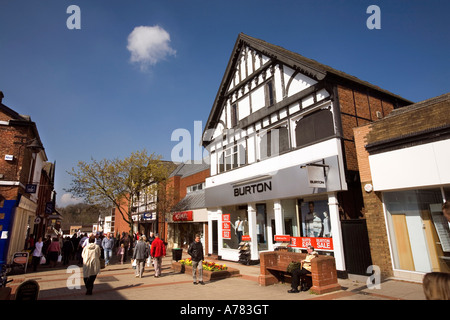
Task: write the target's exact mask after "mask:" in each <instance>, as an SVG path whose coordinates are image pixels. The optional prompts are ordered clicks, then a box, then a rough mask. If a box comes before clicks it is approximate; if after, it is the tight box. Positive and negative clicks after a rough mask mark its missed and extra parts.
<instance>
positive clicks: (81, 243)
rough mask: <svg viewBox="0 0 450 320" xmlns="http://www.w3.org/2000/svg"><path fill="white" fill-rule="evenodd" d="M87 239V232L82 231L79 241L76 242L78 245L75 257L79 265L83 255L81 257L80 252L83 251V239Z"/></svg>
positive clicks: (81, 262) (81, 263)
mask: <svg viewBox="0 0 450 320" xmlns="http://www.w3.org/2000/svg"><path fill="white" fill-rule="evenodd" d="M87 239H89V237H88V236H87V233H84V234H83V236H82V237H81V239H80V241H79V242H78V246H77V258H78V264H79V265H83V257H82V253H83V249H84V245H85V241H86V240H87Z"/></svg>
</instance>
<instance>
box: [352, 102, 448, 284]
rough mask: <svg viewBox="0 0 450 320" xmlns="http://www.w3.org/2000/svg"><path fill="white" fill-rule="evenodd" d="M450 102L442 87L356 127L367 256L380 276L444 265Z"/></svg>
mask: <svg viewBox="0 0 450 320" xmlns="http://www.w3.org/2000/svg"><path fill="white" fill-rule="evenodd" d="M449 107H450V94H444V95H442V96H438V97H434V98H431V99H428V100H425V101H422V102H419V103H416V104H412V105H410V106H407V107H404V108H402V109H399V110H395V111H393V112H392V113H391V114H390V115H389V116H388V117H386V118H384V119H382V120H379V121H377V122H374V123H373V124H371V125H370V126H363V127H359V128H357V129H355V130H354V132H355V141H356V145H357V150H358V162H359V164H360V173H361V183H362V187H363V189H364V203H365V207H366V209H367V212H366V215H367V217H368V219H367V223H368V233H369V237H370V239H371V244H370V245H371V252H372V259H373V260H374V264H375V265H378V266H379V267H380V270H381V272H382V273H384V274H386V276H395V277H399V278H404V279H408V280H415V281H421V280H422V278H423V275H424V274H425V273H428V272H450V228H449V222H448V221H447V220H446V218H445V216H444V215H443V212H442V205H443V203H444V202H445V201H448V200H450V166H449V165H448V163H449V159H450V125H449V124H450V113H449V112H448V110H449ZM411 119H414V121H411Z"/></svg>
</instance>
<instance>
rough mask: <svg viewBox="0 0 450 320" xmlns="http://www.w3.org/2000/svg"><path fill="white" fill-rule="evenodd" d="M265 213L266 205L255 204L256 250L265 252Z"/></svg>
mask: <svg viewBox="0 0 450 320" xmlns="http://www.w3.org/2000/svg"><path fill="white" fill-rule="evenodd" d="M266 215H267V212H266V204H265V203H261V204H256V237H257V241H258V250H267V248H268V247H267V228H266V224H267V217H266Z"/></svg>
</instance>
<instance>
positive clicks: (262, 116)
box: [203, 34, 408, 271]
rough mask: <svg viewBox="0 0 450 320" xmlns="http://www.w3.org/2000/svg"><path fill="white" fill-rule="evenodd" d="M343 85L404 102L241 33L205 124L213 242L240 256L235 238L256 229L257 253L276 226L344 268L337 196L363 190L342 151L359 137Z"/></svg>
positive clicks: (253, 245) (214, 249)
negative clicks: (346, 110)
mask: <svg viewBox="0 0 450 320" xmlns="http://www.w3.org/2000/svg"><path fill="white" fill-rule="evenodd" d="M347 88H350V90H355V91H356V90H357V91H358V92H360V91H364V90H365V91H366V92H368V93H367V99H369V96H370V98H371V99H373V96H377V99H379V101H383V102H385V104H386V105H385V108H386V110H385V111H383V113H384V112H388V110H387V109H388V108H387V106H388V105H389V106H391V109H392V108H394V107H396V106H397V105H399V106H402V105H404V104H407V103H408V102H407V101H406V100H404V99H402V98H400V97H398V96H395V95H393V94H392V93H390V92H387V91H385V90H382V89H380V88H378V87H375V86H373V85H371V84H369V83H367V82H363V81H361V80H359V79H357V78H355V77H352V76H349V75H346V74H344V73H342V72H339V71H337V70H334V69H332V68H330V67H327V66H325V65H322V64H319V63H317V62H316V61H313V60H310V59H307V58H304V57H302V56H300V55H298V54H296V53H293V52H290V51H287V50H285V49H283V48H281V47H277V46H275V45H272V44H269V43H267V42H264V41H262V40H258V39H255V38H252V37H249V36H247V35H244V34H240V35H239V36H238V39H237V41H236V44H235V47H234V49H233V51H232V56H231V58H230V61H229V63H228V66H227V68H226V72H225V75H224V78H223V80H222V83H221V85H220V88H219V90H218V94H217V97H216V99H215V101H214V104H213V107H212V110H211V113H210V116H209V118H208V122H207V123H206V126H205V130H204V133H203V145H204V147H205V148H206V149H207V150H208V151H209V153H210V156H211V177H209V178H207V179H206V187H205V192H206V195H205V196H206V205H207V207H208V230H209V233H210V234H209V237H208V239H209V243H208V246H209V248H208V252H211V253H214V254H218V255H219V256H221V258H222V259H225V260H232V261H238V260H239V254H240V252H239V244H240V243H241V242H242V241H245V239H250V240H249V244H250V249H251V260H258V259H259V253H260V252H261V251H266V250H269V251H271V250H274V249H275V248H276V246H277V243H276V241H275V239H274V238H275V235H288V236H290V244H291V245H292V246H294V247H297V248H299V247H304V246H305V244H306V242H312V243H314V244H316V248H317V249H318V250H319V251H322V252H323V253H326V254H332V255H334V256H335V258H336V263H337V268H338V270H342V271H344V270H346V266H345V255H344V243H343V239H342V234H341V221H340V206H342V205H343V204H342V203H340V202H342V201H350V200H345V199H347V198H348V199H351V198H352V197H348V196H347V195H348V194H349V192H351V193H355V194H356V196H354V197H361V196H360V194H361V191H360V185H359V184H356V187H357V188H354V183H353V182H352V186H350V187H349V185H348V183H347V180H348V178H349V177H355V179H356V178H357V177H358V175H357V171H354V170H352V168H349V165H348V162H349V161H348V159H346V157H349V155H351V154H352V152H353V151H352V150H353V149H352V148H354V146H353V145H351V144H349V143H347V142H349V141H350V142H351V139H349V138H346V136H345V135H346V132H347V131H348V130H347V126H348V125H347V124H345V123H344V124H343V120H344V116H343V115H342V112H341V109H342V107H341V105H340V104H345V103H346V101H344V100H343V99H342V97H339V95H338V93H339V92H340V90H344V89H347ZM387 101H388V102H387ZM354 108H355V110H356V109H358V110H359V108H363V107H362V106H361V107H360V106H355V107H354ZM380 110H381V109H380ZM352 119H353V118H352ZM355 119H358V118H357V116H355ZM366 120H368V121H371V120H372V119H371V118H369V119H366ZM356 170H357V169H356ZM355 172H356V173H355ZM350 189H351V190H350ZM349 190H350V191H349ZM339 199H341V201H340V200H339ZM361 203H362V200H361ZM312 206H314V208H312ZM347 207H350V205H348V206H347ZM310 209H311V211H310ZM352 210H353V209H352ZM359 210H360V208H356V209H354V211H356V212H358V211H359ZM341 211H342V210H341ZM242 236H247V237H244V238H242ZM243 239H244V240H243ZM301 243H303V245H302V244H301Z"/></svg>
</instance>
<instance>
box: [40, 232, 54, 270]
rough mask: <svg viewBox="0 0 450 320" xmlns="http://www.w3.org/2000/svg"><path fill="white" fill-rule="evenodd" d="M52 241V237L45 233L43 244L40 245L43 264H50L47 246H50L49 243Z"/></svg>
mask: <svg viewBox="0 0 450 320" xmlns="http://www.w3.org/2000/svg"><path fill="white" fill-rule="evenodd" d="M51 243H52V237H51V236H50V235H47V236H46V238H45V240H44V246H43V247H42V253H43V254H44V256H45V260H46V262H45V265H49V264H50V259H49V258H48V247H50V244H51Z"/></svg>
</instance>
